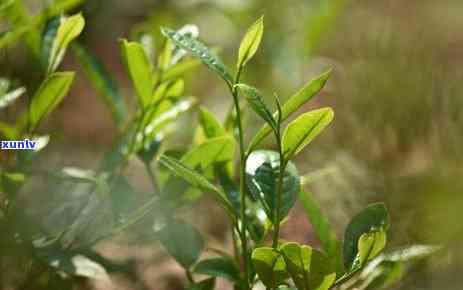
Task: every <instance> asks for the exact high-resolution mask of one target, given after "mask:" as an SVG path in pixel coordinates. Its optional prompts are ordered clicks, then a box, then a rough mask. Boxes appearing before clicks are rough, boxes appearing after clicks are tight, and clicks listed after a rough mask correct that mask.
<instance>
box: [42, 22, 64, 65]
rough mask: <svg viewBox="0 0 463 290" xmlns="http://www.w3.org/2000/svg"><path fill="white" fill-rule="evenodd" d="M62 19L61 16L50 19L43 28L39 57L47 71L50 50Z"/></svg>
mask: <svg viewBox="0 0 463 290" xmlns="http://www.w3.org/2000/svg"><path fill="white" fill-rule="evenodd" d="M64 19H65V18H64V17H61V16H55V17H52V18H50V19H48V20H47V23H46V24H45V26H44V28H43V31H42V42H41V48H40V57H41V60H42V62H43V64H44V67H45V68H46V69H48V66H49V61H50V55H51V49H52V46H53V42H54V41H55V38H56V35H57V34H58V28H59V26H60V24H61V20H64Z"/></svg>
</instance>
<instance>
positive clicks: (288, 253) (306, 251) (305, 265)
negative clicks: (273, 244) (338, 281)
mask: <svg viewBox="0 0 463 290" xmlns="http://www.w3.org/2000/svg"><path fill="white" fill-rule="evenodd" d="M281 252H282V254H283V257H284V259H285V262H286V267H287V270H288V272H289V273H290V275H291V278H292V279H293V281H294V283H295V284H296V286H297V287H298V289H299V290H328V289H329V288H330V287H331V285H333V283H334V280H335V278H336V273H335V271H334V267H333V266H332V263H331V261H330V260H329V259H328V258H327V257H325V256H324V255H323V254H322V253H320V252H319V251H317V250H315V249H312V248H311V247H309V246H305V245H302V246H301V245H299V244H298V243H286V244H284V245H282V246H281Z"/></svg>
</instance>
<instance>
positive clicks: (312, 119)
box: [282, 108, 334, 160]
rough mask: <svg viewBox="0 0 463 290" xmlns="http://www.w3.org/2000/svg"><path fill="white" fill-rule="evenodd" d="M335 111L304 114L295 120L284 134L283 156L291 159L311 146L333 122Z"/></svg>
mask: <svg viewBox="0 0 463 290" xmlns="http://www.w3.org/2000/svg"><path fill="white" fill-rule="evenodd" d="M333 116H334V113H333V110H332V109H331V108H323V109H318V110H313V111H310V112H307V113H304V114H302V115H300V116H299V117H297V118H296V119H295V120H293V121H292V122H291V123H290V124H289V125H288V127H286V129H285V132H284V133H283V140H282V142H283V154H284V156H285V159H286V160H289V159H291V158H292V157H293V156H294V155H296V154H297V153H298V152H299V151H301V150H302V149H303V148H304V147H305V146H307V144H309V143H310V142H311V141H312V140H313V139H314V138H315V137H316V136H317V135H318V134H320V133H321V132H322V131H323V129H325V127H326V126H328V124H329V123H330V122H331V121H332V120H333Z"/></svg>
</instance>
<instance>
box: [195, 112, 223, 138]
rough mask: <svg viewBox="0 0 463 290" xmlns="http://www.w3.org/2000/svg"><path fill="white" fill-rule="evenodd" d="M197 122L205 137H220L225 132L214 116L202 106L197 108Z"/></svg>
mask: <svg viewBox="0 0 463 290" xmlns="http://www.w3.org/2000/svg"><path fill="white" fill-rule="evenodd" d="M199 123H200V124H201V127H202V128H203V131H204V135H206V137H207V138H213V137H220V136H223V135H225V134H226V132H225V129H224V128H223V127H222V125H221V124H220V122H219V121H218V120H217V119H216V117H215V116H214V115H213V114H212V113H211V112H210V111H208V110H207V109H206V108H205V107H202V106H201V107H200V108H199Z"/></svg>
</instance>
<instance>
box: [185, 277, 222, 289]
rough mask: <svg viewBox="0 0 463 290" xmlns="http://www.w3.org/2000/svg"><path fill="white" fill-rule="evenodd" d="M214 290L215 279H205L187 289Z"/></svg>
mask: <svg viewBox="0 0 463 290" xmlns="http://www.w3.org/2000/svg"><path fill="white" fill-rule="evenodd" d="M214 288H215V278H209V279H205V280H202V281H200V282H197V283H194V284H191V285H189V286H188V287H187V289H188V290H213V289H214Z"/></svg>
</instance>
